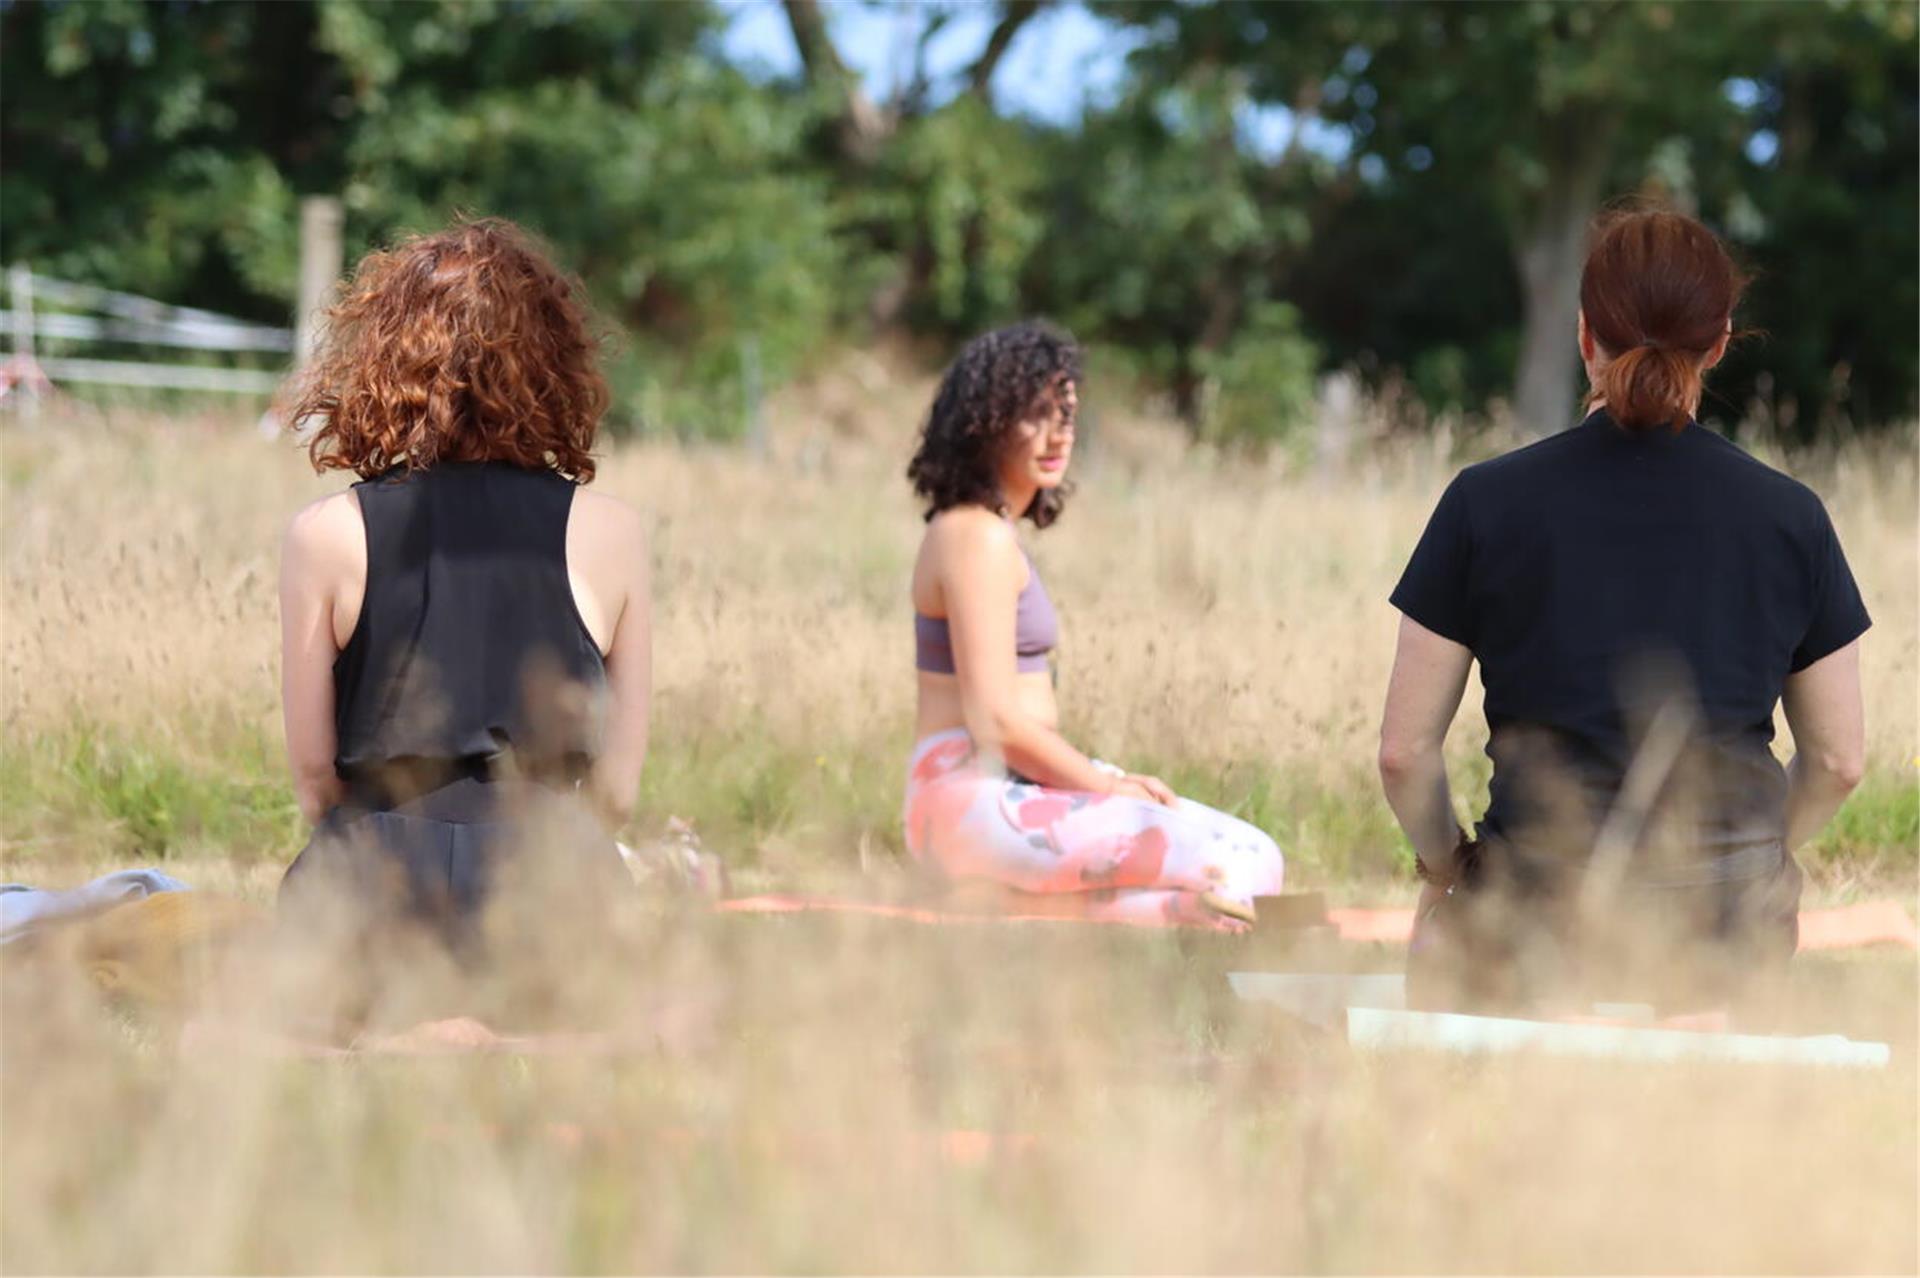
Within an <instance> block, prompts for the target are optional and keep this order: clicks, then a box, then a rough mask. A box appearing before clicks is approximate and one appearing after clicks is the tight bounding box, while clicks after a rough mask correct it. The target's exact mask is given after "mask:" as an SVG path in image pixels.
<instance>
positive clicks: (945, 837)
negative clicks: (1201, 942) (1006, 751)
mask: <svg viewBox="0 0 1920 1278" xmlns="http://www.w3.org/2000/svg"><path fill="white" fill-rule="evenodd" d="M905 815H906V834H907V848H908V850H909V851H911V852H912V853H913V855H914V856H915V857H916V858H918V859H919V860H920V861H922V862H926V863H928V864H932V865H936V866H938V867H940V868H941V869H942V870H944V871H946V873H948V874H949V875H952V876H953V877H955V878H972V879H986V880H990V881H993V882H997V883H1000V884H1003V885H1005V886H1007V887H1010V888H1013V889H1016V890H1018V891H1021V892H1033V893H1075V894H1077V896H1076V898H1075V901H1074V905H1075V909H1074V912H1076V913H1079V914H1081V915H1084V916H1085V917H1090V918H1108V919H1127V920H1134V921H1140V922H1165V923H1198V924H1206V925H1212V926H1217V927H1223V928H1226V927H1234V926H1239V925H1238V924H1235V923H1234V922H1233V921H1232V920H1228V919H1226V918H1224V917H1223V916H1222V915H1220V914H1218V913H1216V912H1215V911H1213V910H1211V909H1209V908H1208V907H1206V906H1205V905H1203V904H1201V902H1200V894H1201V893H1203V892H1213V893H1216V894H1218V895H1219V896H1222V897H1225V898H1227V899H1229V900H1232V901H1236V902H1239V903H1242V904H1251V903H1252V900H1253V898H1254V897H1256V896H1267V895H1272V894H1275V893H1278V892H1279V891H1280V882H1281V877H1282V872H1283V865H1282V861H1281V856H1280V849H1279V847H1278V846H1277V845H1276V844H1275V843H1274V841H1273V840H1272V839H1270V838H1268V837H1267V835H1266V834H1264V833H1263V832H1261V831H1260V830H1258V829H1256V828H1255V827H1253V826H1251V825H1248V824H1247V823H1246V822H1245V821H1242V820H1239V819H1238V818H1236V817H1231V816H1228V815H1227V814H1226V813H1224V812H1217V811H1215V810H1214V809H1212V808H1209V807H1207V806H1205V805H1204V804H1199V803H1195V802H1193V801H1191V800H1189V799H1182V800H1180V802H1179V803H1178V804H1177V805H1176V806H1174V807H1166V806H1164V805H1162V804H1158V803H1152V802H1149V801H1147V800H1145V799H1135V798H1129V797H1125V796H1116V795H1104V794H1093V793H1089V792H1086V791H1082V790H1056V789H1053V788H1051V787H1049V786H1043V785H1036V784H1034V783H1033V782H1031V781H1026V780H1022V779H1019V778H1016V777H1010V776H1007V775H1005V774H1004V773H1000V772H996V771H992V770H989V769H988V768H986V767H984V766H983V765H982V764H981V763H980V761H979V760H977V759H976V758H975V757H974V752H973V740H972V738H971V737H969V736H968V735H967V733H966V731H965V729H961V728H955V729H953V730H951V731H948V732H939V733H935V734H934V735H933V736H930V737H928V738H926V739H925V740H923V741H921V742H920V743H919V745H917V746H915V747H914V751H913V757H912V759H911V760H910V761H909V762H908V765H907V798H906V811H905Z"/></svg>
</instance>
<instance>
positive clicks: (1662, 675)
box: [1379, 209, 1869, 1007]
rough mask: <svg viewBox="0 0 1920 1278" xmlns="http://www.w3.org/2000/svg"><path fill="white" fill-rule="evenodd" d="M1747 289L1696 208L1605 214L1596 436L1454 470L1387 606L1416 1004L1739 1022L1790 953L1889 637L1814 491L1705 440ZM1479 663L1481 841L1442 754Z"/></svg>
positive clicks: (1391, 714) (1583, 326) (1594, 250)
mask: <svg viewBox="0 0 1920 1278" xmlns="http://www.w3.org/2000/svg"><path fill="white" fill-rule="evenodd" d="M1745 282H1746V281H1745V280H1744V278H1743V277H1742V275H1741V273H1740V272H1739V270H1738V269H1737V268H1736V267H1735V265H1734V263H1733V262H1732V260H1731V259H1730V258H1729V257H1728V255H1727V253H1726V251H1725V249H1724V248H1723V247H1722V245H1721V244H1720V242H1719V241H1718V240H1717V239H1716V238H1715V237H1714V235H1713V233H1712V232H1710V231H1709V230H1708V229H1707V228H1706V227H1704V226H1702V225H1701V224H1700V223H1699V222H1697V221H1695V220H1693V219H1691V218H1688V217H1684V216H1681V215H1680V214H1678V213H1673V212H1668V211H1662V210H1656V209H1631V210H1623V211H1618V212H1614V213H1612V214H1609V215H1605V216H1603V217H1602V218H1601V220H1600V221H1599V222H1598V223H1597V224H1596V227H1595V231H1594V234H1593V238H1592V242H1591V247H1590V250H1589V253H1588V256H1587V261H1586V266H1585V270H1584V272H1583V273H1582V276H1581V283H1580V314H1579V317H1578V326H1577V334H1575V335H1574V336H1576V337H1577V341H1578V343H1579V349H1580V355H1581V359H1582V360H1583V362H1584V363H1585V366H1586V372H1587V377H1588V380H1589V382H1590V383H1591V387H1592V390H1591V394H1590V397H1589V399H1588V404H1587V407H1588V415H1587V417H1586V419H1585V420H1584V421H1582V422H1580V423H1579V424H1578V425H1576V426H1574V427H1573V428H1572V429H1570V430H1566V431H1563V432H1562V433H1560V434H1558V435H1554V436H1552V437H1551V438H1548V439H1545V440H1542V441H1541V442H1539V443H1536V444H1533V445H1531V446H1529V447H1526V448H1522V449H1520V450H1518V451H1516V452H1512V453H1508V454H1506V455H1505V456H1502V457H1497V458H1495V459H1493V460H1491V461H1487V462H1483V463H1481V464H1479V465H1476V466H1470V467H1468V468H1467V469H1466V470H1464V471H1462V472H1461V473H1460V474H1459V475H1458V476H1456V477H1455V479H1454V480H1453V482H1452V483H1451V484H1450V485H1449V486H1448V487H1447V490H1446V492H1445V493H1444V494H1443V495H1442V496H1441V498H1440V502H1439V505H1438V506H1437V507H1436V509H1435V510H1434V512H1433V516H1432V519H1431V521H1430V522H1429V523H1428V525H1427V528H1426V532H1425V533H1424V535H1423V536H1422V537H1421V538H1420V541H1419V544H1418V546H1417V547H1416V548H1415V549H1414V552H1413V556H1412V559H1411V561H1410V562H1409V563H1408V565H1407V568H1406V572H1405V575H1404V576H1403V577H1402V578H1401V579H1400V583H1399V585H1398V587H1397V588H1396V589H1395V590H1394V592H1393V595H1392V602H1393V604H1394V606H1395V607H1396V608H1398V609H1399V610H1400V612H1401V614H1402V616H1401V621H1400V635H1399V649H1398V653H1397V655H1396V657H1395V661H1394V668H1393V675H1392V679H1391V683H1390V686H1389V689H1388V693H1387V703H1386V710H1385V715H1384V719H1383V723H1382V726H1381V739H1380V759H1379V762H1380V773H1381V778H1382V781H1383V783H1384V785H1385V789H1386V795H1387V799H1388V801H1389V803H1390V804H1391V806H1392V808H1393V811H1394V813H1395V815H1396V816H1397V817H1398V818H1399V821H1400V825H1401V827H1402V828H1403V829H1404V831H1405V832H1406V835H1407V838H1408V840H1409V841H1410V842H1411V844H1412V845H1413V850H1414V854H1415V857H1416V865H1417V868H1418V872H1419V874H1420V877H1421V879H1422V880H1423V881H1424V883H1425V887H1424V889H1423V892H1422V895H1421V902H1420V907H1419V910H1418V912H1417V918H1418V920H1419V922H1418V924H1417V925H1416V933H1415V938H1414V948H1413V951H1412V955H1411V958H1410V968H1409V977H1410V979H1411V980H1412V981H1413V985H1412V986H1411V987H1410V990H1411V992H1412V993H1413V995H1414V997H1416V999H1420V1000H1424V1001H1427V1002H1429V1003H1432V1002H1437V1001H1441V1000H1444V999H1446V998H1449V997H1466V998H1468V999H1469V1000H1472V999H1484V1000H1490V1001H1507V1000H1515V999H1519V1000H1525V999H1530V998H1532V997H1534V996H1535V994H1536V993H1537V992H1538V991H1539V990H1542V989H1551V988H1554V987H1555V986H1556V985H1558V984H1559V983H1561V981H1562V978H1563V977H1572V978H1574V979H1573V985H1574V986H1575V987H1581V988H1591V987H1593V986H1594V985H1595V983H1598V984H1599V985H1608V984H1609V983H1610V982H1616V983H1617V982H1618V981H1621V980H1626V981H1631V982H1633V983H1635V984H1636V985H1645V984H1647V983H1652V984H1653V985H1655V986H1657V987H1660V989H1661V992H1660V999H1661V1001H1662V1002H1663V1003H1664V1004H1665V1005H1667V1006H1680V1005H1683V1004H1687V1003H1691V1004H1693V1005H1695V1006H1701V1007H1705V1006H1723V1005H1725V1003H1726V1001H1727V999H1728V998H1729V997H1731V996H1732V995H1733V993H1734V992H1735V991H1736V990H1737V989H1738V988H1739V986H1740V985H1741V983H1742V980H1743V978H1744V977H1747V976H1751V975H1754V974H1756V973H1764V972H1767V971H1769V970H1772V971H1778V970H1779V969H1780V968H1781V967H1782V966H1783V965H1784V963H1785V961H1786V960H1787V959H1788V958H1789V957H1790V956H1791V955H1792V954H1793V952H1794V949H1795V945H1796V942H1797V935H1798V933H1797V906H1798V901H1799V896H1800V883H1801V876H1800V871H1799V869H1798V867H1797V866H1796V864H1795V862H1794V858H1793V850H1794V848H1796V847H1797V846H1799V845H1800V844H1802V843H1804V842H1805V841H1806V840H1807V839H1808V838H1809V837H1811V836H1812V835H1813V834H1814V833H1815V832H1816V831H1818V830H1819V829H1820V827H1821V826H1822V825H1823V824H1825V822H1826V821H1827V819H1828V818H1829V817H1831V816H1832V815H1833V814H1834V812H1835V811H1836V809H1837V808H1838V807H1839V805H1840V803H1841V801H1842V800H1843V799H1844V798H1845V796H1846V795H1847V793H1848V791H1849V790H1850V789H1851V788H1852V787H1853V786H1854V785H1855V784H1856V783H1857V781H1858V780H1859V777H1860V773H1861V768H1862V762H1863V755H1864V749H1865V745H1864V730H1863V726H1862V708H1861V695H1860V677H1859V639H1860V636H1861V635H1862V633H1863V632H1865V630H1866V629H1867V627H1868V624H1869V621H1868V617H1867V612H1866V609H1865V607H1864V606H1863V604H1862V602H1861V598H1860V592H1859V590H1858V589H1857V588H1856V587H1855V585H1854V580H1853V576H1852V573H1851V572H1850V571H1849V570H1848V567H1847V561H1846V557H1845V556H1844V555H1843V554H1842V553H1841V549H1840V542H1839V540H1838V538H1837V537H1836V536H1835V534H1834V529H1833V525H1832V523H1831V522H1830V521H1829V519H1828V517H1827V512H1826V510H1825V509H1824V508H1823V507H1822V505H1821V503H1820V500H1819V498H1818V497H1816V496H1815V495H1814V494H1813V492H1812V491H1810V490H1809V489H1807V488H1806V487H1805V486H1803V485H1801V484H1799V483H1797V482H1795V481H1794V480H1792V479H1789V478H1788V477H1787V476H1785V475H1783V474H1780V473H1779V472H1777V471H1775V470H1772V469H1770V468H1768V467H1767V466H1765V465H1763V464H1761V463H1760V462H1758V461H1756V460H1754V459H1753V458H1752V457H1750V456H1748V455H1747V454H1746V453H1744V452H1742V451H1741V450H1740V449H1739V448H1737V447H1736V446H1735V445H1733V444H1731V443H1729V442H1728V441H1727V440H1726V439H1724V438H1722V437H1721V436H1720V435H1718V434H1716V433H1714V432H1713V431H1710V430H1707V429H1705V428H1703V427H1702V426H1700V425H1699V424H1698V423H1697V422H1696V421H1695V420H1694V414H1695V412H1696V411H1697V409H1698V406H1699V402H1700V397H1701V393H1702V379H1703V377H1704V375H1705V374H1706V373H1707V372H1708V370H1710V369H1712V368H1713V367H1714V365H1715V364H1717V363H1718V362H1719V361H1720V358H1721V356H1722V355H1723V354H1724V353H1725V352H1726V349H1727V343H1728V341H1729V340H1730V338H1731V336H1732V332H1733V327H1732V325H1733V313H1734V308H1735V306H1736V304H1737V303H1738V301H1739V299H1740V294H1741V291H1742V289H1743V287H1744V285H1745ZM1474 662H1478V663H1479V666H1480V678H1481V682H1482V684H1483V686H1484V688H1485V693H1486V700H1485V711H1486V719H1487V726H1488V729H1489V732H1490V739H1489V742H1488V745H1487V754H1488V756H1489V757H1490V758H1491V759H1492V761H1493V776H1492V784H1491V791H1490V797H1489V802H1488V805H1487V809H1486V812H1485V813H1484V815H1483V816H1482V818H1481V820H1480V822H1479V825H1478V827H1477V829H1476V831H1475V833H1474V834H1473V835H1472V836H1468V835H1466V834H1464V833H1462V832H1460V831H1459V830H1458V828H1457V827H1456V825H1455V821H1454V809H1453V802H1452V797H1451V795H1450V794H1449V792H1448V787H1447V778H1446V772H1445V769H1444V767H1443V766H1442V762H1441V743H1442V742H1443V741H1444V739H1445V737H1446V733H1447V729H1448V726H1449V725H1450V724H1451V722H1452V721H1453V718H1454V715H1455V712H1456V710H1457V709H1458V707H1459V704H1460V700H1461V695H1462V693H1463V691H1464V690H1465V687H1466V682H1467V675H1468V672H1469V667H1470V666H1471V665H1472V664H1473V663H1474ZM1779 703H1784V707H1785V711H1786V718H1787V722H1788V724H1789V725H1790V726H1791V728H1792V731H1793V740H1794V746H1795V753H1794V757H1793V760H1792V762H1791V763H1790V764H1789V765H1787V766H1785V767H1782V766H1781V764H1780V763H1779V761H1778V760H1777V759H1776V758H1775V756H1774V754H1773V752H1772V749H1771V743H1772V740H1773V715H1774V707H1775V705H1776V704H1779ZM1681 958H1685V959H1688V960H1700V962H1691V961H1689V962H1676V960H1677V959H1681ZM1673 972H1685V973H1687V974H1688V979H1686V980H1683V981H1680V982H1678V983H1674V984H1669V983H1668V982H1667V981H1666V977H1667V975H1668V974H1670V973H1673Z"/></svg>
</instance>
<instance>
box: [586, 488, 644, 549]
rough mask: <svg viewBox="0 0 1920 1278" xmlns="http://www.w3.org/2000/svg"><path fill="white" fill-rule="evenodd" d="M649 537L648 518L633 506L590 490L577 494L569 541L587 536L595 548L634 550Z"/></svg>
mask: <svg viewBox="0 0 1920 1278" xmlns="http://www.w3.org/2000/svg"><path fill="white" fill-rule="evenodd" d="M646 534H647V524H646V517H645V516H644V515H642V514H641V513H640V509H639V508H638V507H637V506H634V505H633V504H632V503H631V502H627V501H623V500H621V499H620V498H618V497H614V496H611V495H609V494H607V493H602V492H595V491H594V490H593V489H591V488H579V489H575V490H574V494H573V513H572V515H571V516H570V517H569V519H568V536H569V538H570V539H572V538H576V537H583V536H584V537H585V538H586V539H587V540H588V541H589V542H591V543H592V544H594V545H614V546H632V545H641V544H644V543H645V541H646Z"/></svg>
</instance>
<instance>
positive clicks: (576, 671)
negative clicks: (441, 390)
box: [333, 462, 606, 802]
mask: <svg viewBox="0 0 1920 1278" xmlns="http://www.w3.org/2000/svg"><path fill="white" fill-rule="evenodd" d="M574 488H575V485H574V484H573V483H572V482H571V481H569V480H567V479H565V478H563V477H561V476H560V475H557V474H555V473H553V472H552V471H536V470H523V469H521V468H519V467H515V466H510V465H507V464H504V463H498V462H455V463H441V464H438V465H435V466H433V467H431V468H429V469H425V470H421V471H417V472H407V471H396V472H391V473H389V474H387V475H383V476H380V477H379V478H376V479H371V480H366V481H363V482H361V483H358V484H355V485H354V492H355V494H356V495H357V496H358V498H359V501H360V511H361V516H362V518H363V519H364V520H365V523H366V530H367V585H366V594H365V596H364V599H363V601H362V603H361V605H360V619H359V622H358V624H357V626H356V627H355V629H354V632H353V635H352V637H351V638H350V639H349V640H348V641H347V645H346V647H345V648H343V649H342V650H341V652H340V655H339V657H338V658H337V659H336V660H335V662H334V667H333V673H334V697H335V711H334V716H335V728H336V731H337V733H338V749H337V752H336V754H335V757H334V768H335V770H336V771H337V772H338V773H339V774H340V777H341V779H342V780H343V781H345V782H346V783H347V785H348V788H349V791H350V792H351V793H353V794H355V795H356V797H358V798H359V799H360V800H361V801H363V802H365V801H367V800H368V799H369V797H370V796H371V797H372V798H373V799H374V801H376V802H377V801H378V798H379V797H381V796H383V795H384V797H386V798H388V799H390V800H394V801H398V800H399V799H401V798H404V797H405V795H404V794H403V793H400V792H401V791H414V792H417V791H418V790H420V789H422V788H426V786H427V785H430V784H433V783H435V782H437V781H438V780H439V779H442V778H449V777H453V776H473V775H485V774H489V773H495V772H499V771H503V770H506V771H511V772H512V773H513V774H514V775H520V776H528V777H533V778H536V779H543V780H577V779H579V778H580V777H581V776H583V775H584V774H585V772H586V769H587V766H588V764H589V763H590V762H591V760H592V758H593V756H594V754H595V753H596V752H597V750H598V745H599V728H600V725H599V712H600V708H601V704H602V701H603V697H602V695H601V694H602V692H603V690H604V687H605V682H606V669H605V666H604V664H603V662H602V659H601V654H600V651H599V648H598V647H597V646H596V645H595V643H594V641H593V638H592V636H591V635H590V634H589V633H588V632H587V627H586V623H585V622H584V621H583V620H582V619H581V617H580V613H579V610H578V608H577V607H576V606H575V603H574V598H573V588H572V586H571V584H570V583H569V581H568V578H567V520H568V517H569V515H570V514H571V512H572V509H573V495H574ZM423 778H424V779H426V781H425V783H424V784H423V783H422V779H423Z"/></svg>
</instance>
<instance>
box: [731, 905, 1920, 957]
mask: <svg viewBox="0 0 1920 1278" xmlns="http://www.w3.org/2000/svg"><path fill="white" fill-rule="evenodd" d="M1072 900H1073V898H1072V897H1071V896H1068V895H1061V896H1055V897H1036V898H1035V904H1033V905H1032V906H1030V907H1026V908H1023V909H1022V910H1021V911H1020V912H1019V913H1015V914H986V913H978V912H974V913H968V912H962V911H953V910H935V909H927V908H925V907H921V906H906V905H884V904H881V903H879V902H875V901H854V900H846V899H842V898H838V897H821V896H782V895H769V896H740V897H734V898H733V899H731V900H727V901H722V902H720V904H719V907H718V908H719V909H721V910H722V911H725V912H726V913H729V914H799V913H805V912H808V911H818V910H825V911H830V912H833V913H837V914H861V915H868V916H871V917H874V918H889V919H904V920H906V921H908V922H913V923H999V922H1016V923H1037V922H1047V923H1060V922H1076V923H1103V924H1106V925H1108V926H1114V927H1159V926H1164V925H1162V924H1156V923H1151V922H1144V921H1137V920H1115V919H1088V918H1085V917H1084V916H1082V915H1080V914H1078V913H1077V912H1076V911H1075V910H1074V908H1073V905H1072ZM1327 922H1329V923H1331V924H1332V925H1333V926H1334V928H1336V929H1337V930H1338V931H1339V933H1340V939H1341V940H1343V941H1370V942H1374V943H1377V944H1388V945H1405V944H1406V943H1407V938H1408V937H1410V936H1411V935H1412V934H1413V911H1412V910H1408V909H1377V910H1376V909H1365V908H1360V907H1344V908H1336V909H1330V910H1328V911H1327ZM1866 945H1901V946H1905V947H1906V948H1907V949H1910V950H1913V949H1920V929H1917V928H1916V927H1915V926H1914V922H1913V918H1912V916H1910V915H1909V914H1908V913H1907V911H1906V908H1905V907H1904V906H1902V905H1901V904H1900V903H1899V902H1898V901H1868V902H1865V903H1863V904H1860V905H1843V906H1839V907H1837V908H1834V909H1826V910H1802V911H1801V912H1800V948H1801V949H1803V950H1841V949H1851V948H1855V947H1858V946H1866Z"/></svg>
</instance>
